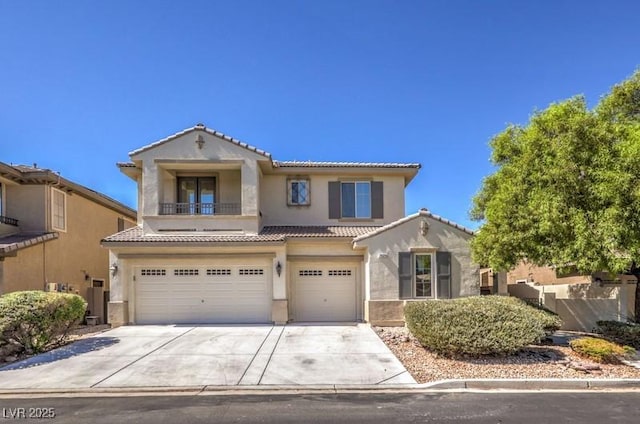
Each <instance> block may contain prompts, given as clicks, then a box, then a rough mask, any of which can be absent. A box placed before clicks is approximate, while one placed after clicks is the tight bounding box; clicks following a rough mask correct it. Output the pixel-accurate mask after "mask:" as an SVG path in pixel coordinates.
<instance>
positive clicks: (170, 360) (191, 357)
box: [0, 324, 415, 389]
mask: <svg viewBox="0 0 640 424" xmlns="http://www.w3.org/2000/svg"><path fill="white" fill-rule="evenodd" d="M409 383H415V381H414V379H413V378H412V377H411V375H410V374H409V373H408V372H407V370H406V369H405V368H404V366H403V365H402V364H401V363H400V361H398V359H397V358H396V357H395V356H394V355H393V353H391V351H389V349H388V348H387V347H386V345H385V344H384V343H383V342H382V341H381V340H380V339H379V338H378V336H377V335H376V334H375V333H374V331H373V330H372V329H371V328H370V327H369V326H367V325H364V324H358V325H355V324H354V325H287V326H269V325H264V326H259V325H256V326H246V325H243V326H178V325H175V326H174V325H167V326H128V327H119V328H117V329H114V330H110V331H107V332H104V333H101V334H99V335H96V336H93V337H90V338H87V339H83V340H80V341H78V342H76V343H73V344H71V345H68V346H65V347H62V348H59V349H56V350H53V351H51V352H47V353H44V354H42V355H38V356H34V357H32V358H29V359H26V360H24V361H20V362H16V363H13V364H10V365H8V366H5V367H3V368H0V389H80V388H115V387H118V388H132V387H187V386H255V385H287V386H290V385H303V386H310V385H333V384H341V385H370V384H371V385H379V384H409Z"/></svg>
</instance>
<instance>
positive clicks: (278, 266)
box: [276, 261, 282, 277]
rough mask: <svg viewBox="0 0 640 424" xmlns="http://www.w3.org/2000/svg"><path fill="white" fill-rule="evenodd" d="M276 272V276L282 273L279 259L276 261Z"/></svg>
mask: <svg viewBox="0 0 640 424" xmlns="http://www.w3.org/2000/svg"><path fill="white" fill-rule="evenodd" d="M276 273H277V274H278V277H279V276H280V274H282V264H281V263H280V261H278V263H277V264H276Z"/></svg>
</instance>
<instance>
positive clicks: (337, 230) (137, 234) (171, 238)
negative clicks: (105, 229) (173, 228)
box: [102, 226, 380, 244]
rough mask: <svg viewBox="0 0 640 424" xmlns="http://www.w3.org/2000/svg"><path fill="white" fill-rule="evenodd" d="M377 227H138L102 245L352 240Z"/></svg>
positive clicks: (116, 235) (125, 231)
mask: <svg viewBox="0 0 640 424" xmlns="http://www.w3.org/2000/svg"><path fill="white" fill-rule="evenodd" d="M378 228H380V227H376V226H271V227H264V228H263V229H262V231H261V232H260V234H255V235H252V234H202V233H197V234H195V233H194V234H189V233H183V234H153V235H144V234H143V232H142V228H141V227H133V228H129V229H128V230H124V231H121V232H119V233H116V234H113V235H111V236H108V237H106V238H104V239H103V240H102V242H103V243H106V244H109V243H269V242H284V241H285V240H286V239H288V238H341V237H342V238H354V237H357V236H359V235H363V234H367V233H370V232H371V231H375V230H376V229H378Z"/></svg>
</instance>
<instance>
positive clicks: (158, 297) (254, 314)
mask: <svg viewBox="0 0 640 424" xmlns="http://www.w3.org/2000/svg"><path fill="white" fill-rule="evenodd" d="M269 272H270V268H268V267H267V266H238V265H234V266H225V267H215V268H214V267H211V266H208V267H207V266H198V267H195V266H194V267H188V268H185V267H181V268H177V267H155V268H154V269H151V268H140V269H138V270H137V271H136V305H135V315H136V323H139V324H160V323H166V324H169V323H175V324H200V323H211V324H216V323H264V322H270V320H271V291H270V287H269V286H270V285H269V278H268V275H269ZM246 274H250V275H246Z"/></svg>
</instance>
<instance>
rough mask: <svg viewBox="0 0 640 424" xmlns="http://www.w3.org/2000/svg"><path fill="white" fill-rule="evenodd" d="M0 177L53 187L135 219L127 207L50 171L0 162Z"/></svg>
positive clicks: (134, 213)
mask: <svg viewBox="0 0 640 424" xmlns="http://www.w3.org/2000/svg"><path fill="white" fill-rule="evenodd" d="M0 175H3V176H6V177H8V178H10V179H11V180H13V181H15V182H17V183H19V184H43V185H53V186H56V187H58V188H61V189H64V190H67V191H72V192H75V193H78V194H80V195H81V196H83V197H85V198H87V199H89V200H92V201H94V202H96V203H98V204H100V205H102V206H105V207H107V208H110V209H112V210H114V211H116V212H118V213H120V214H122V215H124V216H126V217H129V218H131V219H135V218H136V211H135V210H134V209H132V208H130V207H129V206H127V205H125V204H123V203H121V202H119V201H117V200H115V199H113V198H111V197H109V196H107V195H106V194H102V193H100V192H98V191H96V190H93V189H90V188H89V187H85V186H83V185H82V184H79V183H76V182H73V181H70V180H68V179H66V178H64V177H62V176H61V175H60V173H58V172H55V171H52V170H51V169H45V168H38V167H37V166H35V164H34V166H28V165H8V164H6V163H2V162H0Z"/></svg>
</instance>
